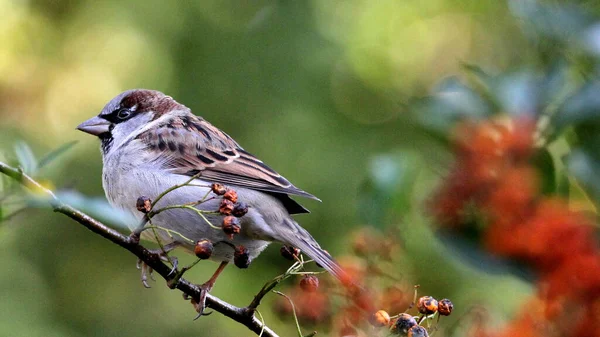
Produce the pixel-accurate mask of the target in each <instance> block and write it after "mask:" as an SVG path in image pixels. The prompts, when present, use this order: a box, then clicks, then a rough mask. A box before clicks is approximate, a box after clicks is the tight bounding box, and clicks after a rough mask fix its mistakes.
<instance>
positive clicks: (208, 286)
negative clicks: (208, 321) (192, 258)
mask: <svg viewBox="0 0 600 337" xmlns="http://www.w3.org/2000/svg"><path fill="white" fill-rule="evenodd" d="M227 263H228V262H226V261H223V262H221V264H220V265H219V267H218V268H217V270H216V271H215V273H214V274H213V275H212V276H211V278H210V279H209V280H208V281H206V282H204V284H202V285H200V286H199V287H200V298H199V299H198V300H197V301H196V300H195V299H194V298H192V299H191V302H192V305H193V306H194V309H196V312H197V313H198V316H196V317H195V318H194V320H196V319H198V318H199V317H200V316H206V315H210V313H204V309H206V295H207V294H208V293H209V292H210V291H211V290H212V288H213V286H214V285H215V282H216V281H217V278H218V277H219V275H221V272H223V269H225V267H226V266H227ZM184 298H185V299H188V298H187V296H186V295H184Z"/></svg>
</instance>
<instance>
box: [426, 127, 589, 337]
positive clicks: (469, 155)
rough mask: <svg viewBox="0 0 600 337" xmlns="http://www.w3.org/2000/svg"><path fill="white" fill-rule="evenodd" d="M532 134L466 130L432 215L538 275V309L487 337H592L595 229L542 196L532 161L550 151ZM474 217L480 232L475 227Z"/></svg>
mask: <svg viewBox="0 0 600 337" xmlns="http://www.w3.org/2000/svg"><path fill="white" fill-rule="evenodd" d="M534 132H535V125H534V123H533V122H532V121H528V120H513V119H504V120H491V121H483V122H479V123H465V124H462V125H461V126H460V127H459V129H458V132H457V136H456V137H455V139H454V145H455V148H456V151H455V152H456V159H457V163H456V166H455V168H454V169H453V170H452V171H451V173H450V174H449V176H448V177H447V178H446V179H445V180H444V184H443V185H442V187H441V188H440V190H439V191H438V193H437V195H436V196H435V198H434V199H433V202H432V204H431V205H432V207H431V208H432V210H433V212H434V213H435V215H436V218H437V220H438V222H439V223H441V224H443V225H446V226H449V227H451V228H458V229H463V228H465V229H470V230H473V229H478V228H479V229H481V228H483V231H482V232H481V236H482V239H483V241H484V244H485V247H486V248H487V249H488V250H489V251H491V252H493V253H496V254H499V255H502V256H505V257H509V258H513V259H518V260H520V261H521V262H525V263H527V264H528V265H529V266H530V267H531V269H532V270H534V271H535V272H536V273H537V274H538V281H537V288H538V293H537V298H536V299H535V300H534V302H535V303H536V304H535V305H533V306H527V309H526V310H524V311H525V312H524V313H523V314H522V315H519V319H518V320H517V322H515V323H513V324H510V325H509V328H508V329H507V330H506V331H505V332H502V333H499V334H498V333H495V334H491V333H490V334H487V335H488V336H489V335H494V336H515V335H517V333H518V335H519V336H540V335H546V334H547V333H548V332H549V331H553V333H555V334H556V335H560V336H589V331H590V330H589V329H590V327H591V326H595V325H596V324H595V323H598V318H599V317H600V316H599V315H598V306H599V305H598V303H600V249H599V247H598V244H597V240H596V239H595V238H594V227H595V224H594V222H593V221H592V220H591V219H590V218H588V217H587V216H585V215H584V214H582V213H581V212H576V211H573V210H572V209H571V207H570V205H569V203H568V202H567V201H566V200H564V199H562V198H561V197H558V196H547V195H544V194H543V193H542V191H541V188H540V186H539V185H540V180H541V179H540V174H539V172H540V171H539V170H538V167H537V166H536V164H535V160H534V159H536V157H537V156H540V155H542V153H541V152H542V151H546V150H545V149H542V148H536V147H535V146H534V135H535V134H534ZM469 210H470V211H471V212H469ZM473 213H475V214H476V215H477V219H476V220H479V222H480V223H483V224H484V225H483V226H481V225H479V226H474V222H473V221H472V220H473ZM469 226H471V228H469ZM531 308H537V310H531ZM567 317H571V318H570V319H569V318H567Z"/></svg>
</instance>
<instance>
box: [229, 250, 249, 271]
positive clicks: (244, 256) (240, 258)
mask: <svg viewBox="0 0 600 337" xmlns="http://www.w3.org/2000/svg"><path fill="white" fill-rule="evenodd" d="M233 263H234V264H235V266H236V267H238V268H241V269H246V268H248V267H249V266H250V253H249V251H248V248H246V247H244V246H238V247H237V248H236V249H235V252H234V253H233Z"/></svg>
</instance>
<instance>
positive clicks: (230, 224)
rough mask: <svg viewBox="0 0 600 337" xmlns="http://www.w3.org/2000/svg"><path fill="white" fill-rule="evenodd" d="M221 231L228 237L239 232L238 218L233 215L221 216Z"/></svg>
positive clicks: (231, 237)
mask: <svg viewBox="0 0 600 337" xmlns="http://www.w3.org/2000/svg"><path fill="white" fill-rule="evenodd" d="M222 227H223V232H225V234H227V235H228V236H229V238H230V239H233V236H234V235H235V234H238V233H239V232H240V229H241V227H240V220H239V219H238V218H236V217H234V216H231V215H229V216H226V217H224V218H223V226H222Z"/></svg>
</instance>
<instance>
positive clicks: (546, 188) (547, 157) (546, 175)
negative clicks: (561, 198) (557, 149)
mask: <svg viewBox="0 0 600 337" xmlns="http://www.w3.org/2000/svg"><path fill="white" fill-rule="evenodd" d="M533 164H534V165H535V167H536V168H537V169H538V172H539V176H540V178H541V179H540V180H541V181H540V183H541V188H542V192H543V193H544V194H546V195H552V194H555V193H556V192H557V190H558V183H557V178H556V170H555V168H554V161H553V159H552V155H551V154H550V152H549V151H548V150H547V149H545V148H544V149H540V150H539V151H536V154H535V156H534V158H533Z"/></svg>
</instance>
